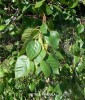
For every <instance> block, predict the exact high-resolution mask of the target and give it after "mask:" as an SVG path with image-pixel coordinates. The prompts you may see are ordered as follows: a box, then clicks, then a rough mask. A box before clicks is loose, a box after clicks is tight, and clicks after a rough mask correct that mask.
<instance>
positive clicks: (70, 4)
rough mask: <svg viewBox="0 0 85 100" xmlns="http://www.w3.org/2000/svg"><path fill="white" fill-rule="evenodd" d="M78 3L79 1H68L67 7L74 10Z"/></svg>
mask: <svg viewBox="0 0 85 100" xmlns="http://www.w3.org/2000/svg"><path fill="white" fill-rule="evenodd" d="M78 2H79V0H75V1H72V0H69V3H68V5H69V7H70V8H75V7H76V6H77V5H78Z"/></svg>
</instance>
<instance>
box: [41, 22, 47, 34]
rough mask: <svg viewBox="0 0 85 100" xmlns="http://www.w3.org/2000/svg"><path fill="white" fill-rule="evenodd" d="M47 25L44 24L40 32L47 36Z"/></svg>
mask: <svg viewBox="0 0 85 100" xmlns="http://www.w3.org/2000/svg"><path fill="white" fill-rule="evenodd" d="M47 29H48V27H47V24H46V23H42V25H41V26H40V31H41V32H42V33H43V34H47Z"/></svg>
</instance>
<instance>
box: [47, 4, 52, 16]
mask: <svg viewBox="0 0 85 100" xmlns="http://www.w3.org/2000/svg"><path fill="white" fill-rule="evenodd" d="M46 13H47V15H50V14H52V10H51V8H50V6H48V5H46Z"/></svg>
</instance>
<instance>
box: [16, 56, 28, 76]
mask: <svg viewBox="0 0 85 100" xmlns="http://www.w3.org/2000/svg"><path fill="white" fill-rule="evenodd" d="M29 72H30V60H29V58H28V57H27V56H25V55H22V56H20V57H19V58H18V59H17V62H16V65H15V78H20V77H24V76H26V75H27V74H28V73H29Z"/></svg>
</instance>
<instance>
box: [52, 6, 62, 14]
mask: <svg viewBox="0 0 85 100" xmlns="http://www.w3.org/2000/svg"><path fill="white" fill-rule="evenodd" d="M53 6H54V8H56V9H57V10H58V11H59V12H62V10H61V8H60V7H58V6H56V5H53Z"/></svg>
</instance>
